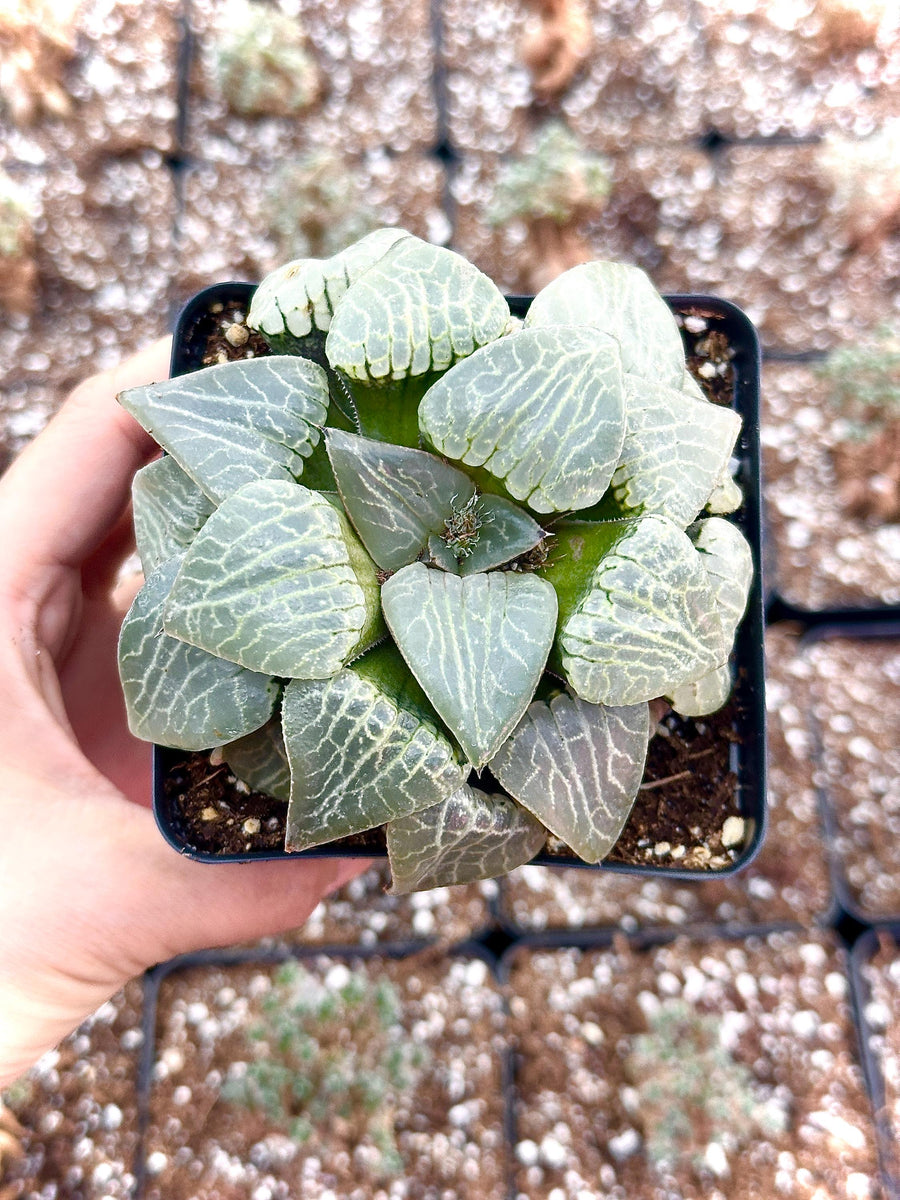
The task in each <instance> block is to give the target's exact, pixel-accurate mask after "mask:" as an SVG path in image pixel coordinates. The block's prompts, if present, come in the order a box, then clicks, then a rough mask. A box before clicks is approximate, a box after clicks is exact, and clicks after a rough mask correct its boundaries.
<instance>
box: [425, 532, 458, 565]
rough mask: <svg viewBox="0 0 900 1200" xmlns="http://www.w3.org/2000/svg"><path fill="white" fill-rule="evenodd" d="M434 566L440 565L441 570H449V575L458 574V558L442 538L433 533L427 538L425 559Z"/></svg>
mask: <svg viewBox="0 0 900 1200" xmlns="http://www.w3.org/2000/svg"><path fill="white" fill-rule="evenodd" d="M425 561H428V562H429V563H431V564H432V565H433V566H435V567H440V569H441V570H442V571H449V572H450V574H451V575H459V574H460V570H459V560H458V559H457V557H456V555H455V554H454V553H453V551H452V550H451V549H450V547H449V546H448V545H447V543H446V542H445V541H444V540H443V538H441V537H438V535H437V534H436V533H433V534H432V535H431V537H430V538H429V539H428V559H427V560H425Z"/></svg>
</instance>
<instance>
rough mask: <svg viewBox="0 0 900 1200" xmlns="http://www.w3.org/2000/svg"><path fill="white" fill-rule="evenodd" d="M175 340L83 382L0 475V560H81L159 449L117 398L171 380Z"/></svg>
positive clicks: (47, 562)
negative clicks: (1, 535)
mask: <svg viewBox="0 0 900 1200" xmlns="http://www.w3.org/2000/svg"><path fill="white" fill-rule="evenodd" d="M170 349H171V338H162V339H161V340H160V341H158V342H155V343H153V345H151V346H148V347H147V348H146V349H144V350H141V351H139V352H138V353H137V354H135V355H133V356H132V357H131V358H128V359H126V360H125V361H124V362H123V363H120V364H119V366H117V367H114V368H112V369H111V370H109V371H104V372H103V373H102V374H100V375H95V376H93V377H92V378H91V379H88V380H87V381H86V382H85V383H82V384H80V385H79V386H78V387H77V388H76V389H75V391H74V392H73V393H72V395H71V396H70V397H69V399H68V400H67V401H66V403H65V404H64V405H63V407H62V408H61V409H60V411H59V412H58V413H57V415H56V416H55V417H54V418H53V420H52V421H51V422H50V424H49V425H48V426H47V428H46V429H45V430H44V432H43V433H41V434H40V435H39V436H38V437H37V438H35V440H34V441H33V442H32V443H31V445H30V446H28V447H26V449H25V450H24V451H23V452H22V454H21V455H20V456H19V457H18V458H17V459H16V461H15V462H14V463H13V464H12V466H11V467H10V468H9V470H8V471H7V472H6V475H5V476H4V477H3V479H2V481H0V528H2V529H3V531H4V538H3V547H2V550H0V561H5V562H6V563H7V565H12V564H15V563H17V562H30V563H39V564H43V565H52V564H60V565H64V566H77V565H80V564H81V563H82V562H83V561H84V559H85V558H86V557H88V555H90V554H91V553H92V551H93V550H95V549H96V548H97V546H98V545H99V544H100V543H101V542H102V541H103V539H104V538H105V536H106V535H107V533H108V532H109V530H110V529H111V528H112V526H113V525H114V524H115V522H116V520H117V519H118V518H119V517H120V516H121V514H122V512H123V510H124V508H125V506H126V504H127V503H128V498H129V495H130V489H131V480H132V478H133V477H134V473H135V471H136V470H137V469H138V468H139V467H141V466H143V464H144V463H145V462H147V461H148V459H150V458H151V457H152V455H153V454H154V452H155V451H156V449H157V446H156V443H155V442H154V441H153V439H152V438H151V437H150V436H149V434H147V433H145V432H144V430H143V429H141V427H140V425H138V423H137V422H136V421H135V420H134V418H133V417H131V416H129V415H128V413H126V412H125V411H124V409H122V408H121V407H120V406H119V405H118V404H117V403H116V395H117V394H118V393H119V392H120V391H122V390H124V389H125V388H128V387H135V386H137V385H139V384H144V383H155V382H157V381H158V380H161V379H166V378H168V374H169V354H170Z"/></svg>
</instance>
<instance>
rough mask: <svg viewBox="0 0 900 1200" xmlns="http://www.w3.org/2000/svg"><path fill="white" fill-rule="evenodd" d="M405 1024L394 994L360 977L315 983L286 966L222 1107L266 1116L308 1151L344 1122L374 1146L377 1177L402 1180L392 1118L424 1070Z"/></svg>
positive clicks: (339, 973)
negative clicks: (241, 1108)
mask: <svg viewBox="0 0 900 1200" xmlns="http://www.w3.org/2000/svg"><path fill="white" fill-rule="evenodd" d="M401 1015H402V1010H401V1002H400V997H399V996H398V994H397V991H396V989H395V988H394V987H393V985H392V984H391V983H390V982H388V981H387V980H379V981H378V982H376V983H372V982H370V980H369V978H368V976H367V974H366V973H365V971H364V970H363V969H362V968H356V969H355V970H350V969H349V968H348V967H345V966H344V965H343V964H340V963H338V964H335V965H334V966H332V967H331V968H330V969H329V970H327V971H326V972H325V973H324V975H321V976H318V975H316V974H313V972H311V971H309V970H307V969H306V968H304V967H303V966H301V965H300V964H299V963H296V962H292V961H289V962H286V963H284V964H283V965H282V966H281V967H280V968H279V969H278V971H277V972H276V975H275V979H274V981H273V985H272V988H271V989H270V990H269V991H268V992H267V993H266V994H265V995H264V996H263V998H262V1001H261V1002H260V1013H259V1017H258V1018H257V1019H256V1020H255V1021H253V1022H252V1023H251V1024H250V1026H249V1028H248V1030H247V1038H248V1041H249V1042H250V1046H251V1048H252V1053H251V1055H250V1057H249V1059H248V1060H247V1061H237V1062H235V1063H233V1064H232V1067H231V1069H230V1071H229V1074H228V1076H227V1078H226V1079H225V1082H224V1083H223V1085H222V1099H223V1100H225V1101H228V1102H230V1103H233V1104H240V1105H242V1106H244V1107H246V1108H250V1109H254V1110H258V1111H261V1112H263V1113H265V1115H266V1116H267V1117H268V1118H269V1120H271V1121H272V1122H274V1123H275V1125H276V1126H281V1127H283V1128H284V1129H285V1130H286V1131H287V1132H288V1133H289V1134H290V1136H291V1137H292V1138H294V1139H295V1140H296V1141H299V1142H301V1143H304V1144H306V1145H308V1146H309V1148H310V1149H314V1148H315V1146H316V1143H317V1142H319V1141H320V1140H323V1139H324V1137H325V1135H326V1134H327V1132H328V1130H329V1129H330V1128H331V1127H332V1126H333V1124H334V1122H336V1121H338V1122H341V1123H343V1125H344V1126H345V1127H346V1128H347V1130H348V1134H349V1135H350V1136H351V1137H352V1141H353V1143H354V1144H358V1143H359V1142H361V1141H362V1140H363V1139H364V1138H368V1139H369V1140H370V1141H371V1143H372V1144H373V1146H374V1147H375V1149H376V1150H377V1151H378V1158H377V1160H372V1159H369V1158H365V1159H363V1160H362V1161H363V1162H365V1163H366V1164H367V1166H368V1169H369V1170H370V1171H371V1173H372V1174H373V1175H374V1176H376V1177H378V1178H381V1177H387V1176H390V1175H396V1174H397V1173H398V1172H400V1171H401V1170H402V1169H403V1158H402V1156H401V1154H400V1150H399V1148H398V1146H397V1138H396V1133H395V1129H394V1114H395V1109H396V1107H397V1104H398V1102H399V1101H401V1100H406V1099H408V1097H409V1096H410V1094H411V1092H412V1090H413V1089H414V1087H415V1084H416V1081H417V1079H418V1077H419V1075H420V1074H421V1072H422V1069H423V1068H424V1067H425V1065H426V1054H425V1051H424V1050H423V1049H422V1047H421V1046H418V1045H417V1044H416V1043H415V1042H413V1041H412V1039H411V1038H410V1037H409V1036H408V1035H407V1034H404V1032H403V1030H402V1027H401V1024H400V1019H401Z"/></svg>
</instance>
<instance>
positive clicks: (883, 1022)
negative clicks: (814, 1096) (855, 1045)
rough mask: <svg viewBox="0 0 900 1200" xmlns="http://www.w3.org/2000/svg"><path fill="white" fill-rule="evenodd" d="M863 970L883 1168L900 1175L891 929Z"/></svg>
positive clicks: (897, 990)
mask: <svg viewBox="0 0 900 1200" xmlns="http://www.w3.org/2000/svg"><path fill="white" fill-rule="evenodd" d="M860 973H861V976H862V985H863V996H862V999H863V1010H862V1018H863V1036H864V1037H865V1038H866V1043H867V1047H868V1051H869V1053H870V1054H871V1055H872V1056H873V1059H874V1063H875V1067H876V1070H877V1072H878V1076H879V1080H878V1085H877V1086H878V1088H879V1091H880V1101H881V1107H880V1108H879V1110H878V1112H877V1118H878V1120H879V1121H880V1122H881V1124H882V1128H883V1130H884V1133H885V1134H886V1136H885V1137H884V1138H883V1146H882V1155H883V1160H882V1169H883V1170H885V1171H886V1172H889V1173H890V1174H891V1175H892V1176H893V1178H894V1179H900V1021H898V1017H897V1013H898V999H900V952H898V947H897V942H896V941H895V939H894V936H893V935H892V934H891V933H889V932H887V931H882V932H880V933H879V934H878V935H877V942H876V946H875V951H874V953H873V954H872V956H871V957H870V958H869V959H868V960H867V961H865V962H863V963H862V964H861V966H860Z"/></svg>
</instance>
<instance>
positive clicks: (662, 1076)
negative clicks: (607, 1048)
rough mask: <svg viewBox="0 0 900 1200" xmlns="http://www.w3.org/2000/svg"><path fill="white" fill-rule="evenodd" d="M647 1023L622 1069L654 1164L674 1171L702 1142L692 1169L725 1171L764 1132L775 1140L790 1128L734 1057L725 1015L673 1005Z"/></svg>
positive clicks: (768, 1092) (773, 1099) (778, 1105)
mask: <svg viewBox="0 0 900 1200" xmlns="http://www.w3.org/2000/svg"><path fill="white" fill-rule="evenodd" d="M649 1025H650V1028H649V1030H648V1032H647V1033H642V1034H638V1035H637V1036H636V1037H635V1038H633V1039H632V1042H631V1045H630V1047H629V1050H628V1053H627V1057H626V1060H625V1067H626V1071H627V1074H628V1076H629V1078H630V1080H631V1082H632V1084H633V1085H634V1088H635V1090H636V1092H637V1100H636V1107H637V1109H638V1111H639V1112H640V1115H641V1121H642V1123H643V1126H644V1144H645V1146H646V1150H647V1156H648V1158H649V1159H650V1161H651V1162H652V1163H653V1164H654V1165H655V1166H657V1167H658V1168H660V1169H661V1170H664V1169H666V1168H671V1167H672V1166H674V1165H675V1164H676V1163H677V1162H678V1161H679V1160H680V1159H682V1158H683V1157H684V1155H685V1154H686V1153H687V1152H688V1151H689V1150H690V1149H691V1148H692V1147H695V1146H697V1144H698V1143H699V1144H701V1145H702V1144H703V1143H704V1142H705V1143H706V1153H705V1154H701V1155H698V1156H697V1158H696V1159H695V1160H694V1163H693V1165H694V1166H695V1167H696V1168H698V1169H701V1170H702V1169H703V1168H704V1166H707V1167H709V1166H710V1165H711V1166H712V1168H713V1170H714V1173H717V1174H718V1173H727V1154H728V1153H729V1152H731V1153H733V1152H734V1151H736V1150H739V1149H740V1148H741V1147H743V1146H746V1145H747V1144H748V1143H749V1142H750V1141H752V1140H753V1138H754V1137H755V1136H756V1135H757V1134H759V1133H762V1134H766V1135H768V1136H770V1137H771V1136H773V1135H775V1134H777V1133H781V1132H783V1131H784V1129H785V1128H787V1116H788V1114H787V1111H786V1109H785V1106H784V1103H783V1101H782V1100H781V1098H780V1097H779V1096H778V1095H776V1094H775V1093H774V1091H773V1090H772V1089H771V1088H765V1087H764V1086H763V1085H762V1084H760V1083H758V1082H757V1081H756V1080H755V1079H754V1077H753V1074H752V1072H751V1071H750V1069H749V1068H748V1067H747V1066H745V1064H744V1063H742V1062H740V1061H739V1060H738V1059H737V1058H735V1056H734V1054H733V1053H732V1051H731V1049H730V1047H729V1045H728V1038H727V1034H726V1030H725V1027H724V1025H723V1022H722V1020H721V1017H719V1016H716V1015H714V1014H711V1013H702V1012H698V1011H697V1010H696V1009H695V1008H694V1007H692V1006H691V1005H690V1004H688V1003H687V1002H686V1001H684V1000H681V999H672V1000H668V1001H666V1002H665V1003H664V1004H662V1005H661V1006H660V1007H659V1009H658V1010H657V1011H656V1012H655V1013H654V1014H653V1015H652V1016H651V1017H650V1018H649ZM722 1162H724V1163H725V1169H724V1170H723V1169H722V1166H721V1165H720V1164H721V1163H722Z"/></svg>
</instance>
